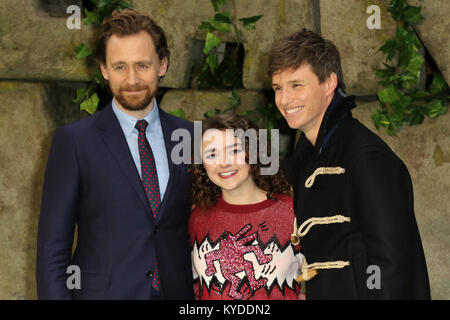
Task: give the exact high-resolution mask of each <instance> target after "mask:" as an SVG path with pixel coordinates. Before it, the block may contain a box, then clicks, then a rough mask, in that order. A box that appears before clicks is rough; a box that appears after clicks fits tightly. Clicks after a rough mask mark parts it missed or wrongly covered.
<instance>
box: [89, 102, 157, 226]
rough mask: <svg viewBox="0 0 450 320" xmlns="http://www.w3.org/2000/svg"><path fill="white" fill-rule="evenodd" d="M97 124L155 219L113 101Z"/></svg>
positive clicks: (120, 165) (147, 210)
mask: <svg viewBox="0 0 450 320" xmlns="http://www.w3.org/2000/svg"><path fill="white" fill-rule="evenodd" d="M97 126H98V128H99V129H100V131H101V132H102V139H103V141H104V143H105V144H106V146H107V147H108V149H109V151H110V152H111V154H112V156H113V158H114V159H115V160H116V161H117V163H118V164H119V167H120V169H121V170H122V172H123V173H124V175H125V176H126V177H127V179H128V181H129V182H130V184H131V186H132V188H133V189H134V191H135V192H136V195H137V196H138V197H139V199H140V200H141V202H142V204H143V206H144V208H145V210H146V212H147V214H148V215H149V217H150V218H151V219H153V215H152V212H151V209H150V206H149V203H148V200H147V197H146V196H145V191H144V187H143V186H142V181H141V178H140V177H139V173H138V171H137V169H136V166H135V165H134V161H133V157H132V155H131V152H130V149H129V147H128V144H127V141H126V139H125V136H124V134H123V131H122V128H121V127H120V123H119V120H118V119H117V117H116V115H115V114H114V112H113V110H112V106H111V103H110V104H109V105H108V106H107V107H105V110H103V111H102V113H101V114H100V117H99V119H98V121H97Z"/></svg>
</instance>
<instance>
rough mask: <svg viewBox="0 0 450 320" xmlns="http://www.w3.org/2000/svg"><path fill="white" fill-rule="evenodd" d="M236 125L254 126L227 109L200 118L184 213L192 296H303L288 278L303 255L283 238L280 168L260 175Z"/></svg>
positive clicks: (288, 210) (285, 195) (285, 221)
mask: <svg viewBox="0 0 450 320" xmlns="http://www.w3.org/2000/svg"><path fill="white" fill-rule="evenodd" d="M227 129H232V130H227ZM237 129H243V130H244V131H247V130H249V129H254V130H256V132H258V128H257V127H256V126H254V125H253V124H252V123H251V122H250V121H248V120H247V119H246V118H244V117H242V116H238V115H236V114H233V113H224V114H220V115H217V116H215V117H213V118H210V119H208V120H207V121H206V122H205V123H203V133H202V150H201V156H202V164H196V165H193V170H192V171H193V172H192V173H193V205H194V209H193V211H192V213H191V216H190V219H189V235H190V243H191V248H192V263H193V273H194V289H195V292H196V298H197V299H202V300H211V299H214V300H216V299H235V300H245V299H255V300H266V299H291V300H292V299H299V298H300V299H303V298H304V295H303V294H302V292H301V288H300V285H299V284H298V283H297V282H296V280H295V279H296V278H297V277H298V276H299V275H300V266H301V263H302V261H303V255H302V253H301V251H300V246H294V245H292V244H291V242H290V235H291V233H292V230H293V222H294V217H295V215H294V211H293V200H292V197H291V196H290V195H289V193H290V186H289V184H288V183H287V181H286V179H285V177H284V174H283V173H282V171H281V170H279V171H278V172H277V173H276V174H274V175H262V174H261V167H262V165H261V163H260V161H259V157H258V159H257V163H256V164H249V145H251V143H249V138H248V136H251V135H245V136H243V137H239V136H236V135H235V132H236V131H235V130H237ZM257 137H259V135H258V134H257ZM244 142H245V143H244ZM258 142H259V141H258ZM268 144H269V143H268ZM257 145H258V146H259V144H257ZM268 149H269V150H270V144H269V146H268ZM252 152H256V150H252ZM266 154H267V153H266ZM250 159H251V157H250Z"/></svg>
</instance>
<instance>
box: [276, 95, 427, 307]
mask: <svg viewBox="0 0 450 320" xmlns="http://www.w3.org/2000/svg"><path fill="white" fill-rule="evenodd" d="M354 107H355V102H354V98H353V97H350V96H346V95H345V93H344V92H343V91H342V90H341V89H338V90H336V91H335V95H334V98H333V100H332V102H331V104H330V106H329V107H328V109H327V111H326V113H325V116H324V118H323V120H322V124H321V127H320V130H319V134H318V137H317V140H316V144H315V146H313V145H312V144H311V143H310V141H309V140H308V139H307V138H306V137H305V135H304V133H302V134H301V136H300V138H299V141H298V143H297V145H296V147H295V149H294V151H293V153H292V155H291V156H290V157H289V158H287V159H286V160H285V162H284V164H283V165H284V169H285V171H286V174H287V176H288V179H289V180H290V183H291V184H292V187H293V190H294V208H295V214H296V220H297V221H296V225H297V230H296V232H295V233H294V234H296V235H298V236H299V240H300V244H301V245H302V247H303V250H304V255H305V257H306V261H307V263H308V265H306V266H309V267H310V269H316V270H317V271H318V274H317V275H316V276H314V277H313V278H312V279H310V280H309V281H307V282H306V297H307V299H372V298H375V299H429V298H430V288H429V280H428V273H427V268H426V263H425V257H424V252H423V247H422V242H421V239H420V235H419V230H418V227H417V223H416V219H415V216H414V203H413V188H412V183H411V178H410V175H409V173H408V170H407V168H406V166H405V164H404V163H403V162H402V161H401V160H400V159H399V158H398V157H397V156H396V155H395V154H394V152H393V151H392V150H391V149H390V148H389V147H388V146H387V145H386V143H385V142H383V140H381V139H380V138H379V137H378V136H377V135H375V134H374V133H372V132H371V131H370V130H369V129H367V128H366V127H365V126H364V125H362V124H361V123H360V122H359V121H358V120H356V119H354V118H353V117H352V114H351V109H352V108H354ZM336 217H340V218H336ZM302 224H303V226H302ZM300 227H302V230H298V228H300ZM305 231H306V232H305ZM330 262H331V268H330ZM334 262H337V263H334ZM324 263H325V264H324ZM333 264H334V266H333ZM327 267H328V268H327ZM322 268H323V269H322Z"/></svg>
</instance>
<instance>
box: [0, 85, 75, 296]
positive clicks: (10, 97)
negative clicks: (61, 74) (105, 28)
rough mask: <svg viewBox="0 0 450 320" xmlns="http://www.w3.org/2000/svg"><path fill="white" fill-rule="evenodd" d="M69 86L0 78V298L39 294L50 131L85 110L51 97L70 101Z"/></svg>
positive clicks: (51, 132)
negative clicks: (40, 236)
mask: <svg viewBox="0 0 450 320" xmlns="http://www.w3.org/2000/svg"><path fill="white" fill-rule="evenodd" d="M69 87H70V85H69ZM68 92H70V93H73V92H72V91H71V90H69V89H68V88H64V87H63V88H60V90H57V89H56V88H55V87H53V88H51V87H48V86H47V85H45V84H38V83H23V82H6V81H0V100H1V101H2V104H1V106H0V140H1V142H0V144H1V146H2V147H1V150H0V242H1V243H2V250H0V261H1V267H0V300H2V299H35V298H36V283H35V277H36V276H35V263H36V261H35V258H36V240H37V225H38V218H39V209H40V201H41V194H42V184H43V175H44V170H45V166H46V162H47V156H48V151H49V148H50V142H51V136H52V134H53V131H54V130H55V128H56V126H57V125H61V124H63V123H62V121H64V122H70V121H73V120H74V119H77V118H79V117H81V116H82V114H81V113H80V112H78V111H77V106H75V105H73V104H72V107H73V109H72V110H70V108H69V107H68V105H70V102H69V103H68V102H66V103H65V105H64V104H63V105H61V104H59V105H54V104H52V103H51V101H55V98H52V95H53V94H55V95H57V96H65V97H66V101H70V99H69V96H67V94H66V93H68ZM53 108H55V109H59V108H60V109H61V110H56V111H55V110H53ZM56 118H58V119H60V120H58V121H57V122H55V121H54V119H56Z"/></svg>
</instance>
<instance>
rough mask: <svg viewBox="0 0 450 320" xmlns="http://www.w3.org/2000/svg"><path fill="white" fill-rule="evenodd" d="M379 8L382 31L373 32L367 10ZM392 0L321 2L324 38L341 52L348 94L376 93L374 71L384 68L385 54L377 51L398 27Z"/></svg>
mask: <svg viewBox="0 0 450 320" xmlns="http://www.w3.org/2000/svg"><path fill="white" fill-rule="evenodd" d="M372 4H375V5H378V6H379V7H380V15H381V29H373V30H370V29H368V28H367V25H366V21H367V19H368V18H369V16H370V14H368V13H366V10H367V7H368V6H370V5H372ZM388 4H389V0H376V1H361V0H320V27H321V33H322V36H323V37H324V38H326V39H329V40H331V41H332V42H333V43H334V44H335V45H336V47H337V48H338V49H339V52H340V54H341V64H342V69H343V72H344V81H345V84H346V86H347V92H348V93H350V94H355V95H369V94H376V92H377V82H378V81H379V79H377V77H376V75H375V72H374V71H373V69H374V68H381V67H383V62H384V60H385V55H384V53H383V52H379V51H378V49H379V48H380V47H381V46H382V45H383V44H384V42H385V40H386V39H388V38H391V37H393V36H394V35H395V30H396V25H395V21H393V20H392V18H391V16H390V14H389V12H387V6H388Z"/></svg>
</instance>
